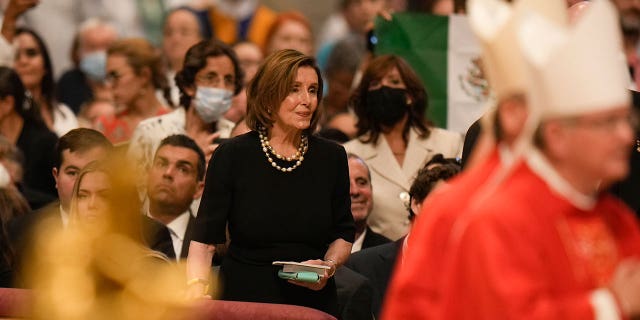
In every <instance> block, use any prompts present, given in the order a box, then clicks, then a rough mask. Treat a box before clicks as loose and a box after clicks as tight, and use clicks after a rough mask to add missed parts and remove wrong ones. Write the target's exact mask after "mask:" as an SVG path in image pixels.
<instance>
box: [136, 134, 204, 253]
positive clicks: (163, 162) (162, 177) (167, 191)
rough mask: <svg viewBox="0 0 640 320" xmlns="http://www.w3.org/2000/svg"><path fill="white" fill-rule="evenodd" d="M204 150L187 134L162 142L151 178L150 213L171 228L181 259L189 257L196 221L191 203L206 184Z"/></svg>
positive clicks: (148, 189) (168, 138)
mask: <svg viewBox="0 0 640 320" xmlns="http://www.w3.org/2000/svg"><path fill="white" fill-rule="evenodd" d="M204 171H205V159H204V152H203V151H202V149H200V147H198V145H197V144H196V143H195V141H193V140H192V139H191V138H189V137H187V136H186V135H182V134H179V135H171V136H168V137H166V138H164V139H163V140H162V142H160V146H159V147H158V150H157V151H156V154H155V156H154V158H153V162H152V165H151V168H150V169H149V176H148V179H147V196H148V198H149V212H148V214H149V216H150V217H152V218H154V219H156V220H157V221H159V222H161V223H163V224H164V225H166V226H167V228H169V232H170V233H171V241H172V243H173V250H174V252H175V256H176V258H177V259H180V258H186V257H187V253H188V250H189V242H191V241H190V240H191V237H190V234H191V233H190V229H191V227H192V225H193V223H194V222H195V215H194V212H192V211H191V208H190V205H191V202H192V201H193V200H194V199H197V198H199V197H200V195H201V194H202V190H203V188H204V181H203V179H204Z"/></svg>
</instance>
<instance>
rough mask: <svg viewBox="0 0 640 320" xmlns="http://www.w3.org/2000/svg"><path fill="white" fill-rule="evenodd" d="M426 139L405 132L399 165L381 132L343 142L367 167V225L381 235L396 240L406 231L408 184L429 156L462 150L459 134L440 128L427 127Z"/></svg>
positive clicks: (453, 153) (429, 158)
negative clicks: (369, 196) (370, 194)
mask: <svg viewBox="0 0 640 320" xmlns="http://www.w3.org/2000/svg"><path fill="white" fill-rule="evenodd" d="M430 130H431V133H430V134H429V137H428V138H426V139H422V138H420V137H419V136H418V133H417V132H416V131H415V130H411V131H410V132H409V144H408V146H407V152H406V153H405V157H404V163H403V165H402V166H400V164H399V163H398V161H397V160H396V158H395V157H394V156H393V153H392V151H391V148H390V147H389V145H388V144H387V140H386V139H385V138H384V136H383V135H380V137H379V138H378V143H377V144H376V145H374V144H373V143H367V144H365V143H362V142H361V141H360V140H358V139H354V140H351V141H349V142H347V143H346V144H345V145H344V147H345V149H346V150H347V152H350V153H353V154H356V155H358V156H359V157H361V158H362V159H363V160H364V161H365V162H366V163H367V165H368V166H369V170H370V171H371V185H372V188H373V211H372V212H371V214H370V215H369V220H368V223H369V226H371V229H373V230H374V231H375V232H378V233H381V234H382V235H384V236H385V237H387V238H389V239H392V240H397V239H399V238H400V237H402V236H404V235H406V234H407V232H408V231H409V211H408V210H407V207H406V205H405V203H408V202H407V200H408V199H409V188H410V187H411V183H413V179H414V178H415V176H416V174H417V173H418V170H420V169H421V168H422V167H423V166H424V165H425V164H426V163H427V162H428V161H429V160H431V158H432V157H433V156H434V155H436V154H438V153H442V155H444V157H445V158H453V157H459V156H460V155H461V154H462V144H463V138H462V135H461V134H459V133H456V132H452V131H447V130H444V129H440V128H431V129H430Z"/></svg>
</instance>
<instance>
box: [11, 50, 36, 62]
mask: <svg viewBox="0 0 640 320" xmlns="http://www.w3.org/2000/svg"><path fill="white" fill-rule="evenodd" d="M21 55H25V56H26V57H27V58H34V57H37V56H39V55H40V50H38V49H37V48H26V49H22V50H17V51H16V56H15V59H16V60H18V59H19V58H20V56H21Z"/></svg>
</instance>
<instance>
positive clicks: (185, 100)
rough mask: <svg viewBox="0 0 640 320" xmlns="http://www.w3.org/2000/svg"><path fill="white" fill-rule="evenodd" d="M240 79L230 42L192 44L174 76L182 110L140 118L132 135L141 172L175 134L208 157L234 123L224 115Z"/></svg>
mask: <svg viewBox="0 0 640 320" xmlns="http://www.w3.org/2000/svg"><path fill="white" fill-rule="evenodd" d="M242 80H243V73H242V71H241V70H240V65H239V63H238V59H237V58H236V55H235V53H234V52H233V50H232V49H231V48H230V47H229V46H227V45H226V44H224V43H222V42H221V41H218V40H205V41H201V42H199V43H197V44H196V45H194V46H193V47H191V48H190V49H189V50H188V51H187V54H186V56H185V58H184V65H183V68H182V70H180V71H179V72H178V74H177V75H176V83H177V85H178V87H179V88H180V108H177V109H176V110H174V111H173V112H171V113H169V114H166V115H163V116H159V117H155V118H151V119H147V120H145V121H143V122H141V123H140V125H138V127H137V128H136V130H135V132H134V133H133V136H132V138H131V144H130V146H129V156H130V158H131V159H133V160H134V161H135V163H136V166H137V168H138V170H139V172H146V171H147V170H148V169H149V166H150V165H151V162H152V160H153V154H154V152H155V150H156V149H157V148H158V145H159V144H160V141H162V139H164V138H166V137H168V136H170V135H173V134H186V135H188V136H189V137H191V138H192V139H193V140H195V141H196V142H197V143H198V145H199V146H200V148H202V150H203V151H204V152H205V155H206V156H207V159H208V158H209V157H210V156H211V154H212V153H213V150H214V149H215V147H216V146H217V141H218V140H217V139H219V138H228V137H229V134H230V133H231V129H233V127H234V126H235V123H233V122H231V121H229V120H227V119H225V118H224V117H223V115H224V113H225V112H226V111H227V110H229V108H230V107H231V98H232V97H233V96H234V95H236V94H238V92H240V89H241V88H242V83H243V82H242ZM142 180H144V179H142ZM141 183H142V182H141Z"/></svg>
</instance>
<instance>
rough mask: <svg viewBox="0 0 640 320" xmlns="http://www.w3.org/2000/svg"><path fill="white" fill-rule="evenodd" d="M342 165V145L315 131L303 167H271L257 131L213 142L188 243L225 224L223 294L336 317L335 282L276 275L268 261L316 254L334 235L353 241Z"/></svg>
mask: <svg viewBox="0 0 640 320" xmlns="http://www.w3.org/2000/svg"><path fill="white" fill-rule="evenodd" d="M272 158H274V159H275V157H272ZM282 165H285V166H290V165H291V163H286V162H283V163H281V166H282ZM348 170H349V169H348V166H347V157H346V153H345V151H344V148H343V147H342V146H339V145H337V144H335V143H333V142H330V141H327V140H324V139H322V138H318V137H313V136H311V137H309V149H308V151H307V154H306V155H305V157H304V161H303V162H302V165H300V166H299V167H298V168H296V169H295V170H293V171H292V172H280V171H277V170H276V169H275V168H273V167H271V165H270V164H269V162H268V161H267V159H266V156H265V154H264V152H263V151H262V147H261V145H260V140H259V137H258V133H257V132H255V131H252V132H249V133H247V134H244V135H241V136H238V137H236V138H234V139H231V140H229V141H227V142H225V143H223V144H222V145H220V146H219V147H218V149H217V150H216V151H215V153H214V154H213V157H212V159H211V161H210V163H209V168H208V170H207V176H206V180H205V189H204V194H203V197H202V202H201V204H200V209H199V211H198V217H197V220H196V228H194V229H195V230H194V236H193V240H195V241H198V242H201V243H207V244H218V243H224V242H225V238H226V237H225V226H226V224H227V222H228V223H229V234H230V237H231V243H230V245H229V251H228V253H227V256H226V257H225V258H224V260H223V262H222V266H221V271H220V272H221V275H222V281H223V290H222V291H223V292H222V299H224V300H237V301H254V302H268V303H284V304H295V305H302V306H307V307H312V308H316V309H320V310H323V311H325V312H328V313H331V314H334V315H335V314H336V289H335V282H334V281H333V279H330V281H329V282H328V283H327V285H326V286H325V288H324V289H323V290H320V291H313V290H310V289H307V288H304V287H300V286H296V285H293V284H290V283H288V282H287V281H286V280H283V279H280V278H278V276H277V272H278V270H279V269H280V267H274V266H272V265H271V262H273V261H276V260H284V261H305V260H309V259H322V258H323V257H324V254H325V252H326V250H327V248H328V246H329V244H330V243H331V242H333V241H334V240H336V239H344V240H346V241H348V242H353V237H354V232H355V229H354V224H353V218H352V216H351V202H350V198H349V171H348Z"/></svg>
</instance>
